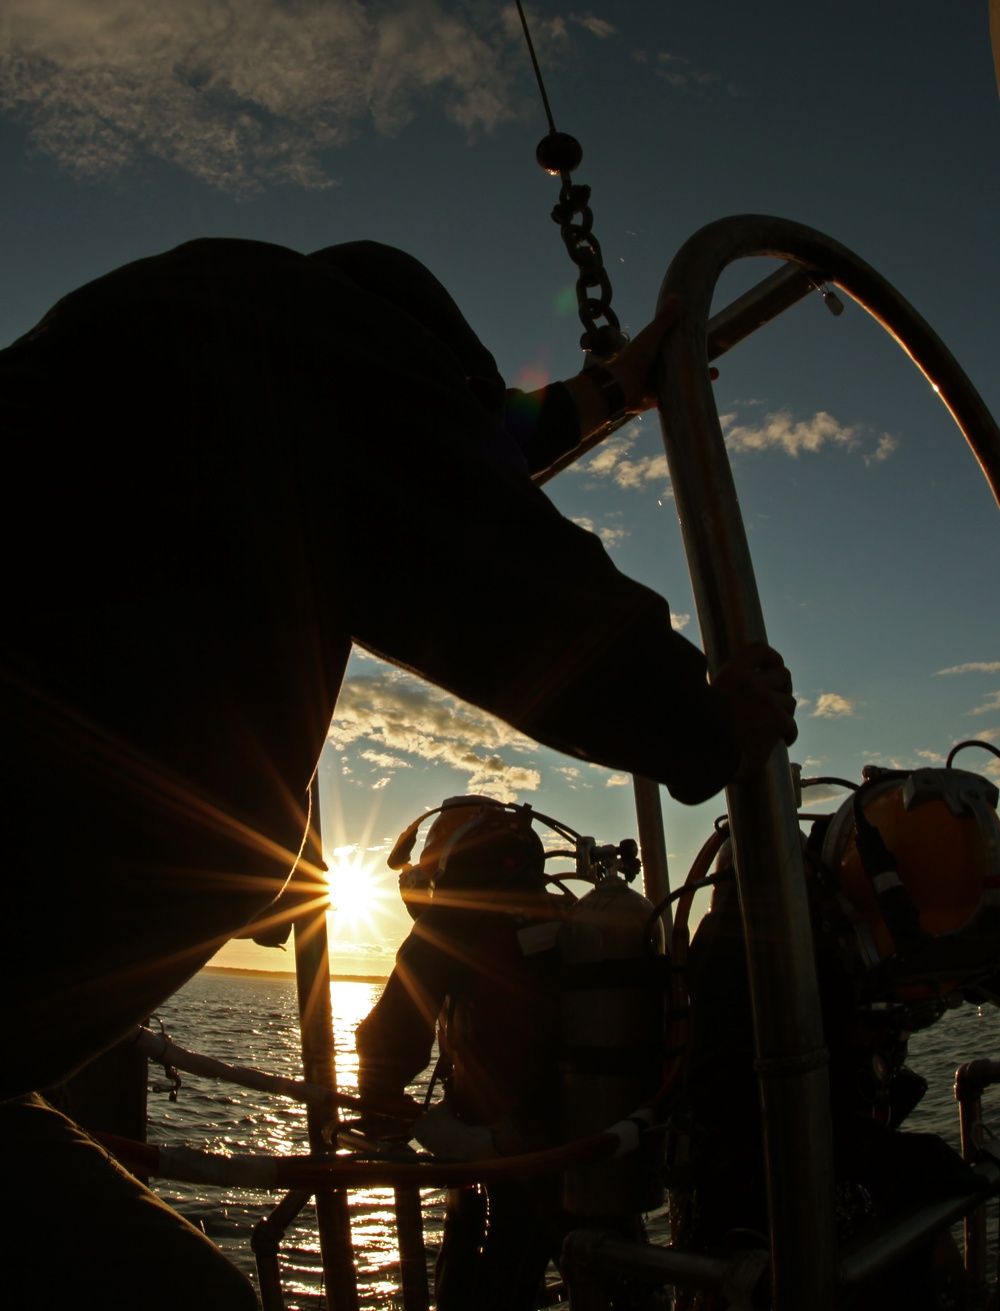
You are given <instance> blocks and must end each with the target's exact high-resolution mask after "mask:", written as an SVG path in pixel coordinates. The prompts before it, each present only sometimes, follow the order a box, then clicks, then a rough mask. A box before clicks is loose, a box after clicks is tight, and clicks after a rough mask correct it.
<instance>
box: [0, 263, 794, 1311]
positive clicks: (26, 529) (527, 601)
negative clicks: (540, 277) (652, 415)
mask: <svg viewBox="0 0 1000 1311" xmlns="http://www.w3.org/2000/svg"><path fill="white" fill-rule="evenodd" d="M668 330H669V316H667V317H666V318H664V319H661V320H660V321H658V322H656V323H654V324H652V325H651V326H650V327H649V328H648V329H646V330H645V331H644V332H643V333H642V334H640V335H639V336H638V337H637V338H636V340H635V341H634V342H633V343H631V345H630V346H629V347H627V349H626V350H625V351H624V352H623V353H622V354H621V355H620V356H619V357H618V358H617V360H615V361H613V362H612V363H611V364H610V365H609V366H608V368H609V372H610V374H611V382H610V384H609V385H607V386H605V387H603V388H602V387H601V386H599V385H598V384H597V383H595V382H594V381H593V380H592V379H591V378H588V377H587V376H586V375H580V376H579V377H577V378H575V379H571V380H570V381H569V382H568V383H567V384H566V385H565V386H561V385H556V386H553V387H550V388H549V389H548V390H547V392H545V393H536V394H533V395H531V396H521V395H517V394H515V395H514V396H513V397H510V396H508V394H507V393H506V392H505V389H504V385H503V382H502V380H501V379H500V377H499V376H498V374H497V371H496V368H495V365H494V363H493V360H492V357H491V356H490V355H489V353H488V352H487V351H486V350H485V348H484V347H483V346H482V345H481V344H480V342H479V341H478V339H477V338H476V337H475V335H474V334H473V332H472V331H471V329H470V328H469V326H468V325H467V324H466V323H465V321H464V319H463V318H462V316H461V314H460V313H459V311H458V310H457V308H456V307H455V305H454V303H453V302H452V301H451V299H450V297H449V296H448V295H447V293H446V292H445V291H444V289H443V288H442V287H441V286H440V284H439V283H438V282H437V281H436V280H435V279H434V278H433V277H432V276H431V275H430V274H429V273H428V272H427V271H426V270H425V269H423V267H422V266H421V265H419V264H418V263H417V262H416V261H414V260H412V259H410V258H409V257H408V256H405V255H403V254H401V253H400V252H398V251H394V250H391V249H389V248H386V247H381V246H377V245H373V244H369V243H357V244H351V245H347V246H340V247H334V248H332V249H330V250H328V251H324V252H320V253H319V254H318V255H314V256H309V257H307V256H303V255H300V254H297V253H295V252H292V251H289V250H285V249H282V248H280V247H276V246H270V245H265V244H260V243H256V242H240V241H200V242H193V243H190V244H188V245H186V246H181V247H179V248H178V249H177V250H174V251H171V252H169V253H167V254H165V255H160V256H157V257H154V258H152V259H149V260H143V261H140V262H138V263H136V264H131V265H128V266H126V267H125V268H122V269H119V270H117V271H116V272H114V273H111V274H109V275H108V276H106V277H104V278H100V279H98V280H97V281H96V282H93V283H91V284H89V285H88V286H86V287H83V288H81V289H80V290H79V291H76V292H74V293H72V294H71V295H69V296H67V297H66V298H65V299H64V300H62V301H61V302H60V303H59V304H58V305H57V306H56V307H55V308H54V309H53V310H52V311H51V312H50V313H49V314H48V315H47V316H46V317H45V319H43V321H42V322H41V323H40V324H39V325H38V327H37V328H35V329H34V330H33V331H32V332H30V333H29V334H28V335H27V336H25V337H23V338H21V339H20V340H19V341H18V342H16V343H15V344H14V345H13V346H11V347H10V348H9V349H8V350H6V351H5V352H3V353H2V354H0V406H2V416H3V430H4V432H5V433H6V434H8V437H9V451H10V456H9V469H8V477H7V478H6V480H5V486H4V505H3V511H2V515H0V522H2V525H3V532H4V534H5V539H6V540H5V558H6V560H7V562H8V569H9V574H10V575H11V581H10V583H9V584H8V589H7V596H6V599H5V628H6V632H7V634H8V642H7V644H6V649H5V653H4V656H3V677H2V680H0V685H2V716H3V725H4V730H3V731H4V735H5V743H6V749H5V765H6V777H5V781H4V783H3V790H2V794H3V799H4V805H5V807H6V820H5V851H6V855H7V859H8V862H9V869H10V875H9V881H8V889H7V898H8V905H7V909H8V915H9V920H8V922H9V924H10V925H11V931H10V933H9V934H8V942H7V944H6V950H5V952H4V962H5V968H7V969H8V970H9V973H8V975H7V976H6V977H5V979H4V984H3V988H2V990H0V997H2V999H3V1003H2V1004H3V1008H4V1013H3V1017H2V1032H3V1035H4V1045H5V1061H4V1072H3V1082H2V1087H0V1096H3V1097H8V1098H9V1097H13V1096H16V1095H18V1094H23V1093H27V1092H29V1091H30V1090H34V1089H38V1088H44V1087H46V1086H48V1085H50V1084H52V1083H54V1082H56V1081H58V1080H60V1079H62V1078H64V1077H65V1076H67V1075H68V1074H69V1073H70V1072H71V1071H72V1070H73V1069H75V1068H77V1067H79V1066H80V1065H81V1064H82V1063H84V1062H86V1061H87V1060H88V1059H90V1058H91V1057H93V1056H94V1055H95V1054H96V1053H97V1052H99V1051H101V1050H102V1049H103V1048H105V1047H107V1046H108V1045H109V1044H111V1043H112V1042H113V1041H114V1040H115V1039H117V1038H118V1037H119V1036H120V1035H121V1034H122V1033H124V1032H125V1031H127V1030H128V1029H129V1028H130V1027H131V1026H132V1025H133V1024H134V1023H135V1022H136V1021H137V1020H139V1019H140V1018H142V1017H143V1016H145V1015H147V1014H148V1013H149V1011H150V1010H151V1009H153V1008H154V1007H155V1006H156V1005H157V1004H158V1003H159V1002H160V1001H162V1000H163V999H164V997H166V996H167V995H169V994H170V993H171V992H173V991H174V990H175V989H176V988H177V987H178V986H180V984H182V983H183V982H184V981H185V980H186V979H187V978H189V977H190V976H191V975H192V974H193V973H194V972H195V971H196V970H197V969H198V968H199V967H200V966H201V965H203V964H204V963H205V961H206V960H207V959H208V958H209V957H210V956H211V954H212V953H213V952H214V951H215V950H216V949H217V948H218V946H219V945H220V944H221V943H222V942H223V941H225V939H226V938H227V937H228V936H229V935H231V934H232V933H233V932H234V931H236V930H238V929H239V928H240V927H241V926H243V925H244V924H245V923H246V921H247V920H248V919H249V918H250V917H251V916H252V915H253V914H255V913H256V912H258V911H259V910H260V909H261V908H262V907H263V906H265V905H266V904H267V903H268V902H269V901H270V900H271V899H272V898H273V897H274V896H275V894H276V893H277V891H278V889H279V888H280V887H281V885H282V884H283V882H284V881H285V879H286V878H287V876H288V873H289V871H290V870H291V869H292V867H293V866H294V864H295V862H296V859H297V856H298V853H299V851H300V848H301V846H302V843H303V834H304V832H305V828H306V796H307V787H308V783H309V780H310V778H311V776H312V774H313V771H314V769H315V766H316V762H317V759H318V757H319V752H320V748H321V746H322V743H323V740H324V737H325V734H326V731H327V727H328V725H329V723H330V719H331V717H332V714H333V710H334V706H335V703H336V698H337V692H338V689H339V687H340V682H341V679H342V677H343V672H344V667H345V663H346V661H347V658H348V653H349V650H350V645H351V642H352V641H356V642H358V643H360V644H361V645H363V646H365V647H366V648H368V649H369V650H371V651H373V652H375V653H377V654H379V655H381V656H384V657H385V658H387V659H389V660H392V661H394V662H395V663H397V664H399V665H402V666H404V667H406V668H409V669H412V670H414V671H416V672H418V673H420V674H422V675H423V676H425V677H426V678H428V679H430V680H431V681H432V682H435V683H437V684H439V685H440V686H442V687H444V688H447V689H448V690H449V691H451V692H453V693H455V694H456V695H458V696H460V697H463V698H464V699H466V700H468V701H471V702H473V703H474V704H476V705H478V706H481V707H483V708H485V709H487V710H489V711H491V712H493V713H495V714H497V715H499V716H501V717H502V718H504V719H505V720H507V721H508V722H509V723H511V724H513V725H515V726H516V727H517V728H519V729H520V730H521V731H523V732H525V733H526V734H528V735H529V736H531V737H534V738H536V739H538V740H539V741H541V742H544V743H547V744H548V745H551V746H553V747H555V748H557V749H559V750H561V751H565V752H569V753H570V754H572V755H575V756H578V757H581V758H584V759H588V760H593V761H596V762H598V763H601V764H604V765H608V766H612V767H615V768H619V769H624V770H628V771H631V772H636V773H641V774H645V775H648V776H650V777H652V778H655V779H657V780H659V781H661V782H663V783H665V784H666V785H667V786H668V787H669V788H670V790H671V791H672V792H673V794H674V795H675V796H676V797H678V798H679V799H681V800H682V801H689V802H695V801H699V800H701V799H703V798H705V797H708V796H711V795H712V794H714V793H715V792H717V791H718V790H719V789H720V788H721V787H722V786H723V785H724V784H725V783H726V782H727V781H728V780H730V779H732V778H733V777H734V776H735V775H736V774H737V771H739V770H740V769H746V768H752V767H753V766H754V765H756V764H759V763H760V762H761V761H762V760H764V759H765V758H766V756H767V755H768V754H769V752H770V750H771V748H772V747H773V745H774V744H775V743H776V742H777V741H778V740H779V739H780V738H782V737H785V738H786V739H790V738H791V737H792V736H793V735H794V725H793V720H792V713H793V709H794V700H793V699H792V697H791V685H790V680H789V676H788V673H787V671H786V670H785V669H784V666H783V665H782V663H781V660H780V657H778V656H777V655H776V654H775V653H774V652H772V651H770V650H769V649H767V648H765V647H762V646H761V647H756V648H753V649H751V650H749V651H747V652H744V653H742V654H741V655H740V656H739V657H738V658H737V659H736V660H734V661H733V662H731V664H730V665H729V666H727V667H726V668H725V669H724V670H721V671H719V672H718V674H717V675H716V679H715V682H714V685H713V686H709V685H708V683H707V682H706V676H705V675H706V666H705V661H704V658H703V656H702V655H701V653H700V652H699V651H698V650H697V649H696V648H695V647H693V646H692V645H691V644H690V643H689V642H687V641H686V640H685V639H684V638H683V637H681V636H680V635H679V634H677V633H675V632H673V631H672V629H671V627H670V614H669V608H668V606H667V604H666V602H665V601H664V600H663V599H662V598H661V597H659V596H657V595H656V594H654V593H653V592H651V591H649V590H648V589H646V588H644V587H641V586H639V585H638V584H637V583H634V582H632V581H631V580H629V579H627V578H625V577H623V576H622V575H621V574H619V573H618V572H617V571H616V570H615V568H614V567H613V565H612V564H611V562H610V560H609V559H608V557H607V555H606V554H605V552H604V550H603V548H602V546H601V544H600V542H599V541H598V540H597V538H596V537H595V536H594V535H593V534H589V533H587V532H585V531H583V530H582V529H580V528H578V527H576V526H574V525H573V524H571V523H569V522H568V521H567V520H565V519H564V518H562V517H561V516H560V515H559V514H558V513H557V512H556V511H555V509H554V508H553V507H552V505H551V504H550V503H549V502H548V500H547V499H546V498H545V497H544V496H543V495H542V493H541V492H540V491H538V490H537V489H536V488H535V487H534V486H533V485H532V483H531V481H530V478H529V475H530V473H531V472H533V471H536V470H539V469H541V468H544V467H546V466H547V465H548V464H550V463H551V462H552V461H553V460H554V459H555V457H556V456H557V455H558V454H560V453H561V452H562V451H564V450H565V449H567V448H569V447H572V446H573V445H574V444H575V443H576V442H577V441H579V439H580V437H581V435H583V434H585V433H589V432H590V431H593V430H595V429H597V428H598V427H600V426H601V425H602V424H603V423H604V421H605V419H606V417H607V414H608V408H609V405H610V406H611V407H612V408H615V409H618V408H622V409H625V410H630V411H633V412H638V411H641V410H643V409H646V408H649V407H650V406H651V405H652V404H654V398H653V396H652V395H651V393H650V389H649V386H650V384H649V374H650V370H651V367H652V362H653V358H654V355H655V352H656V349H657V347H658V344H659V342H660V339H661V338H662V335H663V333H664V332H665V331H668ZM616 387H617V389H620V391H619V390H616ZM554 603H557V604H558V606H559V608H560V610H561V611H562V612H563V613H565V614H568V615H571V616H573V617H574V618H573V622H572V623H571V624H569V625H560V626H558V627H557V626H556V625H553V624H551V623H549V622H548V621H547V616H548V615H549V614H550V613H551V610H552V607H553V604H554ZM11 1113H12V1112H11ZM39 1113H40V1112H39ZM165 1265H167V1263H166V1262H163V1261H160V1262H158V1263H157V1274H156V1276H155V1277H154V1278H153V1280H152V1281H151V1283H152V1288H153V1291H155V1292H158V1293H159V1294H160V1295H161V1296H162V1297H163V1298H164V1300H165V1301H169V1300H170V1297H171V1296H172V1293H171V1290H170V1287H169V1280H166V1281H164V1279H163V1276H162V1272H163V1269H164V1267H165ZM144 1291H145V1292H146V1293H148V1292H149V1291H150V1290H149V1289H146V1290H144ZM105 1305H111V1303H108V1302H107V1301H106V1302H105ZM122 1305H132V1302H131V1301H130V1300H129V1297H125V1298H124V1300H123V1302H122ZM186 1305H187V1306H189V1307H193V1306H195V1305H196V1304H195V1302H194V1301H192V1300H190V1299H189V1300H188V1301H187V1302H186ZM199 1305H200V1303H199ZM215 1305H216V1306H220V1305H222V1303H221V1302H220V1301H219V1300H218V1299H216V1300H215ZM234 1305H235V1303H234Z"/></svg>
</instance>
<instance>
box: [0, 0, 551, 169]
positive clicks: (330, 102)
mask: <svg viewBox="0 0 1000 1311" xmlns="http://www.w3.org/2000/svg"><path fill="white" fill-rule="evenodd" d="M532 30H533V36H534V39H535V43H536V45H537V46H539V47H540V49H543V50H545V51H546V54H547V55H548V56H549V58H551V59H554V58H555V57H556V55H557V53H558V52H559V50H560V49H562V48H563V47H564V46H565V42H566V39H567V29H566V24H565V22H563V21H562V20H560V19H558V18H557V19H551V20H548V21H545V20H541V19H538V18H536V19H535V22H534V24H533V29H532ZM0 51H3V54H2V55H0V111H7V112H13V113H16V114H18V115H20V116H21V117H23V118H24V119H25V120H26V121H27V122H28V124H29V131H30V135H31V140H32V142H33V144H34V146H35V148H36V149H38V150H39V151H41V152H42V153H43V154H46V155H49V156H51V157H52V158H53V159H55V160H56V161H57V162H58V163H59V164H60V165H61V166H62V167H63V168H65V169H66V170H68V171H69V172H70V173H71V174H73V175H74V176H76V177H78V178H81V179H91V180H93V179H100V178H108V177H113V176H114V175H116V174H118V173H120V172H121V171H122V170H123V169H125V168H128V167H130V166H132V165H134V164H136V163H137V162H138V161H140V160H141V159H143V158H144V157H152V158H155V159H159V160H163V161H167V162H170V163H173V164H176V165H177V166H179V167H180V168H183V169H185V170H186V171H187V172H189V173H192V174H193V175H194V176H196V177H198V178H201V179H202V180H203V181H205V182H208V183H209V184H211V185H213V186H217V187H220V188H222V189H224V190H228V191H233V192H237V193H239V192H250V191H254V190H257V189H259V188H260V187H261V186H262V185H263V184H264V183H295V184H297V185H299V186H302V187H306V188H321V187H328V186H331V185H334V183H335V181H336V179H335V178H334V177H333V176H332V175H331V173H330V171H329V168H328V165H327V162H326V161H325V160H324V155H325V154H326V153H328V152H329V151H331V150H333V149H336V148H337V147H340V146H343V145H344V144H345V143H347V142H348V141H351V140H353V139H354V138H355V137H356V136H357V135H358V134H359V133H360V132H361V131H362V130H363V128H365V127H366V126H369V125H371V126H374V128H375V130H376V131H378V132H380V133H384V134H393V133H395V132H398V131H399V130H400V129H401V128H403V127H404V126H405V125H406V124H407V123H408V122H409V121H410V120H411V119H412V118H413V117H414V115H415V114H416V113H417V112H418V110H419V109H422V108H424V107H425V106H427V105H431V106H434V107H436V108H437V109H438V110H439V112H441V113H442V114H443V115H444V117H445V118H447V119H449V120H451V121H452V122H454V123H456V124H458V125H459V126H460V127H462V128H465V129H466V131H468V132H470V133H473V134H475V133H477V132H483V131H487V132H488V131H491V130H493V129H495V128H496V127H497V126H498V125H499V124H501V123H503V122H504V121H506V120H508V119H511V118H513V117H515V115H516V113H517V112H518V106H519V104H520V102H521V99H522V96H523V93H524V92H526V91H528V90H529V89H530V88H529V86H528V82H527V80H526V70H525V65H524V52H523V37H522V35H521V31H520V26H519V23H518V19H517V15H516V11H515V10H514V8H513V6H502V7H499V8H496V9H490V10H489V11H488V12H485V11H484V10H483V9H482V7H480V6H477V5H475V4H473V3H471V2H469V0H452V3H447V2H446V0H381V2H376V3H371V4H366V5H361V4H358V3H356V2H355V0H299V3H297V4H295V5H288V4H286V3H282V0H242V3H241V4H240V5H239V6H236V5H234V4H232V3H231V0H214V2H213V0H208V2H207V3H206V2H205V0H161V2H160V3H159V4H158V5H157V6H156V7H155V8H154V9H151V8H150V6H149V5H148V4H146V3H145V0H6V3H5V5H4V7H3V13H2V15H0Z"/></svg>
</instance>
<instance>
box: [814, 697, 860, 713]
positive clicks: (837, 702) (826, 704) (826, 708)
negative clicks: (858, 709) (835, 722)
mask: <svg viewBox="0 0 1000 1311" xmlns="http://www.w3.org/2000/svg"><path fill="white" fill-rule="evenodd" d="M854 706H855V702H854V701H853V700H852V699H851V698H850V697H847V696H840V695H839V693H837V692H821V693H820V694H819V696H818V697H817V698H816V709H815V710H814V711H813V712H812V717H813V719H843V718H844V717H845V716H847V715H853V714H854Z"/></svg>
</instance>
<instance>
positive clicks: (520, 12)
mask: <svg viewBox="0 0 1000 1311" xmlns="http://www.w3.org/2000/svg"><path fill="white" fill-rule="evenodd" d="M514 3H515V4H516V5H517V16H518V18H520V20H521V27H522V29H523V30H524V40H525V43H526V44H527V47H528V54H529V55H530V56H531V66H532V68H533V69H534V70H535V81H536V82H537V83H538V93H539V95H540V96H541V97H542V107H543V108H544V110H545V117H546V118H547V119H548V120H549V131H550V132H555V130H556V122H555V119H554V118H553V117H552V110H551V108H550V107H549V98H548V96H547V95H546V93H545V83H544V82H543V81H542V70H541V69H540V68H539V66H538V58H537V56H536V55H535V44H534V42H533V41H532V39H531V32H530V31H529V30H528V20H527V18H525V16H524V9H523V7H522V5H521V0H514Z"/></svg>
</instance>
